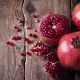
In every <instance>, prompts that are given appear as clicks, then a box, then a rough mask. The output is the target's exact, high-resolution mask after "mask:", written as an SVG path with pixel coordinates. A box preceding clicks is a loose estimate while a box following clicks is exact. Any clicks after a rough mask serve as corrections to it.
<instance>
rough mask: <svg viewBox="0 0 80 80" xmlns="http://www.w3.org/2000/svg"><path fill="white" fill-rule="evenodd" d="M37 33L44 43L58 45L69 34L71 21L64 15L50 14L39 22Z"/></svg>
mask: <svg viewBox="0 0 80 80" xmlns="http://www.w3.org/2000/svg"><path fill="white" fill-rule="evenodd" d="M37 31H38V33H39V34H40V38H41V39H42V40H43V41H45V42H47V43H50V44H52V45H54V44H58V42H59V40H60V38H61V37H62V36H63V35H64V34H66V33H68V32H69V21H68V19H67V18H66V17H65V16H63V15H59V14H53V13H49V14H47V15H46V16H44V17H43V18H42V20H41V21H40V22H39V25H38V27H37Z"/></svg>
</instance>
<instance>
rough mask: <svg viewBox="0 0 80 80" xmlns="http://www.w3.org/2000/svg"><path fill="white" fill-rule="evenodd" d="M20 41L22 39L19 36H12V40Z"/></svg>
mask: <svg viewBox="0 0 80 80" xmlns="http://www.w3.org/2000/svg"><path fill="white" fill-rule="evenodd" d="M21 39H22V37H21V36H13V37H12V40H21Z"/></svg>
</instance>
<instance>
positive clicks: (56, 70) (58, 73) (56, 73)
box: [44, 61, 72, 80]
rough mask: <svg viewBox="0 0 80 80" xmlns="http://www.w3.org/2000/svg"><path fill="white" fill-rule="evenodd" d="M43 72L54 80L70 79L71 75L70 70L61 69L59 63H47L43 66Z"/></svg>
mask: <svg viewBox="0 0 80 80" xmlns="http://www.w3.org/2000/svg"><path fill="white" fill-rule="evenodd" d="M44 70H45V72H46V73H47V74H49V75H50V76H51V77H53V78H54V79H59V80H63V79H64V78H65V79H66V78H70V77H71V76H72V73H71V71H70V70H68V69H66V68H65V67H62V65H61V64H60V62H59V61H49V62H48V63H47V64H45V66H44Z"/></svg>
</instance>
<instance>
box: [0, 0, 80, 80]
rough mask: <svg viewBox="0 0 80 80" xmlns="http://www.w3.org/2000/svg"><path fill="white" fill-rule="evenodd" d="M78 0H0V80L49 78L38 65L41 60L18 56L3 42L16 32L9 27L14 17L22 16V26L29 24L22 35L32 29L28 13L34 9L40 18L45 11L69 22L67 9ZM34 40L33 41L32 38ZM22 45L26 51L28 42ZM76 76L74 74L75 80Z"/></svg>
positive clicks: (18, 50)
mask: <svg viewBox="0 0 80 80" xmlns="http://www.w3.org/2000/svg"><path fill="white" fill-rule="evenodd" d="M78 2H79V0H0V80H53V79H52V78H50V77H49V76H48V75H46V74H44V72H43V70H42V68H41V60H40V59H39V58H37V57H35V56H33V57H29V56H26V61H24V60H25V57H23V58H22V57H20V55H16V53H19V52H20V51H21V49H16V48H14V47H9V46H7V45H6V41H7V40H8V39H9V38H10V36H12V35H16V34H17V33H16V32H15V31H14V30H13V26H14V25H15V24H17V18H19V17H20V18H21V17H24V18H25V26H26V25H28V26H31V27H32V28H33V29H32V30H31V31H26V30H25V31H24V33H20V34H24V37H25V36H28V34H29V33H30V32H33V30H34V29H35V23H34V20H33V19H32V17H31V14H32V13H34V12H36V13H38V15H39V18H41V17H42V16H43V15H45V14H46V13H48V12H53V13H59V14H63V15H65V16H66V17H67V18H68V19H69V21H70V22H71V12H72V10H73V8H74V6H75V4H76V3H78ZM33 41H35V40H33ZM20 45H22V47H23V46H24V45H25V46H27V49H26V50H25V49H22V50H23V51H28V50H29V47H30V46H29V45H28V44H26V43H24V42H23V41H21V42H20ZM77 78H78V76H76V79H75V80H80V78H79V79H77Z"/></svg>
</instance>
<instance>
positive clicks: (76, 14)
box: [72, 3, 80, 30]
mask: <svg viewBox="0 0 80 80" xmlns="http://www.w3.org/2000/svg"><path fill="white" fill-rule="evenodd" d="M72 21H73V23H74V24H75V28H76V29H77V30H80V3H79V4H77V5H76V6H75V8H74V10H73V12H72Z"/></svg>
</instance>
